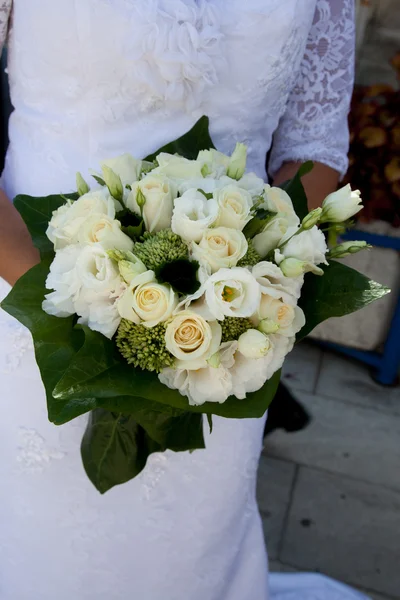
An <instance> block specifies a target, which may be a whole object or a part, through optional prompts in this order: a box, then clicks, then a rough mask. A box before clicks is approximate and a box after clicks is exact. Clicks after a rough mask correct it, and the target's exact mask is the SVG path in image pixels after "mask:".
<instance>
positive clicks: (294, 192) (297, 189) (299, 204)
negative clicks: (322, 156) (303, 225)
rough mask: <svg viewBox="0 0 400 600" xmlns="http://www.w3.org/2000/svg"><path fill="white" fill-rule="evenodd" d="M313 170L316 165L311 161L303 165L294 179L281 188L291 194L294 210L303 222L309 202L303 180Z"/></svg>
mask: <svg viewBox="0 0 400 600" xmlns="http://www.w3.org/2000/svg"><path fill="white" fill-rule="evenodd" d="M313 168H314V163H313V162H312V161H311V160H309V161H307V162H305V163H304V164H302V165H301V167H300V168H299V170H298V171H297V173H296V175H295V176H294V177H293V179H290V180H289V181H285V182H284V183H283V184H282V185H281V186H280V187H281V188H282V189H283V190H285V192H287V194H289V196H290V199H291V200H292V202H293V206H294V210H295V211H296V214H297V216H298V217H299V219H300V221H302V220H303V219H304V217H305V216H306V215H307V214H308V200H307V196H306V193H305V191H304V187H303V184H302V182H301V178H302V177H304V175H307V173H310V171H312V169H313Z"/></svg>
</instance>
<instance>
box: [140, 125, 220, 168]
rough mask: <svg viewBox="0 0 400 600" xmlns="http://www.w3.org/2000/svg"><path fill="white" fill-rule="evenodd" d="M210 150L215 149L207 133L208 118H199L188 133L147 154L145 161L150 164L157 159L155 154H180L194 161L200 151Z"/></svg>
mask: <svg viewBox="0 0 400 600" xmlns="http://www.w3.org/2000/svg"><path fill="white" fill-rule="evenodd" d="M210 148H215V146H214V144H213V142H212V139H211V137H210V133H209V119H208V117H201V119H199V120H198V121H197V123H196V124H195V125H194V126H193V127H192V129H191V130H190V131H188V132H187V133H185V134H184V135H183V136H182V137H180V138H179V139H177V140H175V141H174V142H170V143H169V144H166V145H165V146H163V147H162V148H159V149H158V150H157V151H156V152H154V153H153V154H149V156H146V158H145V160H148V161H150V162H152V161H154V160H155V159H156V158H157V154H160V152H167V153H168V154H180V155H181V156H184V157H185V158H189V159H190V160H194V159H196V158H197V155H198V153H199V152H200V150H209V149H210Z"/></svg>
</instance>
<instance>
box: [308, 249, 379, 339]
mask: <svg viewBox="0 0 400 600" xmlns="http://www.w3.org/2000/svg"><path fill="white" fill-rule="evenodd" d="M322 268H323V271H324V275H322V276H321V277H317V276H315V275H313V274H312V273H307V275H306V276H305V283H304V286H303V288H302V292H301V298H300V301H299V306H300V307H301V308H302V309H303V311H304V314H305V317H306V324H305V325H304V327H303V329H302V330H301V331H300V333H299V334H298V337H297V339H298V340H300V339H302V338H304V337H305V336H306V335H308V334H309V333H310V331H312V330H313V329H314V327H316V326H317V325H318V324H319V323H321V322H322V321H325V320H326V319H330V318H331V317H343V316H344V315H348V314H350V313H353V312H355V311H356V310H359V309H360V308H363V307H364V306H367V305H368V304H371V302H375V300H379V298H382V297H383V296H385V295H386V294H388V293H389V291H390V290H389V289H388V288H387V287H385V286H383V285H381V284H379V283H376V282H375V281H372V280H371V279H368V277H365V276H364V275H362V274H361V273H358V271H355V270H354V269H351V268H350V267H347V266H346V265H343V264H342V263H340V262H336V261H331V262H330V263H329V265H327V266H326V265H324V266H323V267H322Z"/></svg>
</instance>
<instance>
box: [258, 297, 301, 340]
mask: <svg viewBox="0 0 400 600" xmlns="http://www.w3.org/2000/svg"><path fill="white" fill-rule="evenodd" d="M264 320H266V321H267V323H268V324H271V323H273V324H275V325H277V326H278V328H277V329H276V332H277V333H279V335H284V336H286V337H293V336H294V335H296V333H298V332H299V331H300V329H302V327H303V326H304V325H305V322H306V319H305V316H304V313H303V311H302V310H301V308H300V307H299V306H295V305H293V304H287V303H286V302H283V301H282V300H277V299H276V298H272V297H271V296H269V295H268V294H262V296H261V301H260V305H259V307H258V310H257V313H256V315H254V316H253V318H252V321H253V322H254V323H255V325H256V326H258V324H259V323H260V321H261V323H262V321H264Z"/></svg>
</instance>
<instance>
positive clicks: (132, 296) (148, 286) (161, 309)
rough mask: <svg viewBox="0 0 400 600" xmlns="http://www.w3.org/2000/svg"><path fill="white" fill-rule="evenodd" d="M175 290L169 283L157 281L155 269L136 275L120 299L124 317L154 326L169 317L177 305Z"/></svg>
mask: <svg viewBox="0 0 400 600" xmlns="http://www.w3.org/2000/svg"><path fill="white" fill-rule="evenodd" d="M177 302H178V299H177V296H176V294H175V292H174V291H173V290H172V289H171V288H170V286H168V285H162V284H160V283H157V282H156V279H155V274H154V271H146V272H145V273H141V274H140V275H138V276H137V277H135V278H134V279H133V280H132V282H131V284H130V286H129V288H128V289H126V290H125V292H124V293H123V294H122V296H121V298H120V299H119V301H118V311H119V314H120V315H121V317H122V318H124V319H128V320H129V321H133V322H134V323H136V324H139V323H141V324H142V325H144V326H145V327H154V326H155V325H158V323H161V322H163V321H166V320H167V319H169V317H170V316H171V315H172V312H173V311H174V309H175V307H176V305H177Z"/></svg>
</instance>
